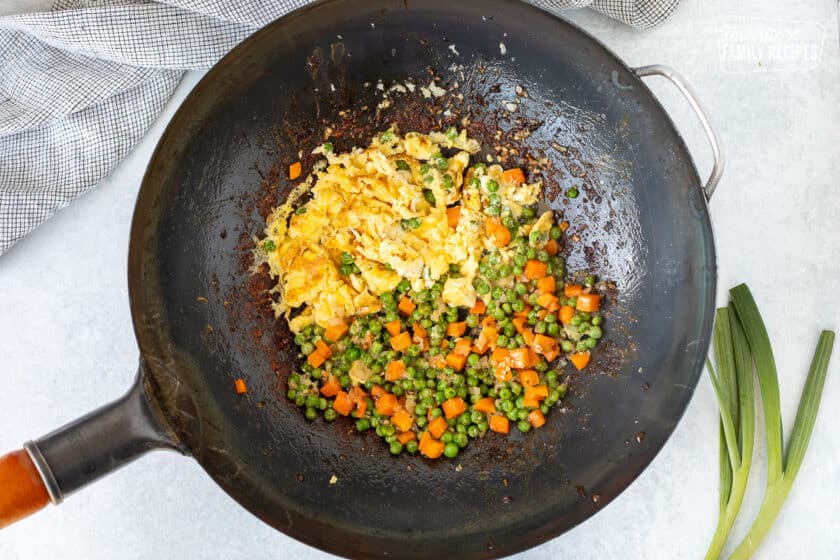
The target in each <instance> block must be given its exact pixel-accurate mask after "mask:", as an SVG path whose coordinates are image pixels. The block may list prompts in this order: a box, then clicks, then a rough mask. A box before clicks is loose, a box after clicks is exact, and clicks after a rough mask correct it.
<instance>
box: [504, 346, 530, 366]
mask: <svg viewBox="0 0 840 560" xmlns="http://www.w3.org/2000/svg"><path fill="white" fill-rule="evenodd" d="M508 363H509V364H510V367H512V368H516V369H525V368H527V367H530V366H531V356H530V355H529V354H528V348H525V347H523V348H514V349H513V350H511V351H510V358H509V359H508Z"/></svg>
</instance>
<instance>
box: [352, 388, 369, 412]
mask: <svg viewBox="0 0 840 560" xmlns="http://www.w3.org/2000/svg"><path fill="white" fill-rule="evenodd" d="M365 397H367V393H365V391H364V389H362V388H361V387H359V386H358V385H357V386H355V387H353V388H352V389H350V399H351V400H352V401H353V403H354V404H355V405H356V418H364V416H365V413H367V400H365Z"/></svg>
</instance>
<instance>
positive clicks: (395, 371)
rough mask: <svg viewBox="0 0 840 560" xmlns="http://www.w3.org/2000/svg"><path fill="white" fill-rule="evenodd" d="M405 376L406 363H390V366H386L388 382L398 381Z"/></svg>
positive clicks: (398, 361)
mask: <svg viewBox="0 0 840 560" xmlns="http://www.w3.org/2000/svg"><path fill="white" fill-rule="evenodd" d="M404 376H405V362H403V361H402V360H396V361H393V362H388V365H387V366H385V380H386V381H396V380H397V379H402V378H403V377H404Z"/></svg>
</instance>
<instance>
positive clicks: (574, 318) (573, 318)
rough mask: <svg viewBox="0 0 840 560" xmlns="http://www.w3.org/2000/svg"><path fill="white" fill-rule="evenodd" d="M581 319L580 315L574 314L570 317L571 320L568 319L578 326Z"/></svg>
mask: <svg viewBox="0 0 840 560" xmlns="http://www.w3.org/2000/svg"><path fill="white" fill-rule="evenodd" d="M582 320H583V319H581V317H580V315H575V316H573V317H572V320H571V321H570V323H571V324H572V325H574V326H578V325H580V322H581V321H582Z"/></svg>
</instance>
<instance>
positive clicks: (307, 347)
mask: <svg viewBox="0 0 840 560" xmlns="http://www.w3.org/2000/svg"><path fill="white" fill-rule="evenodd" d="M314 351H315V346H313V345H312V344H311V343H309V342H304V343H303V344H301V346H300V352H301V353H302V354H303V355H304V356H308V355H309V354H311V353H312V352H314Z"/></svg>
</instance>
